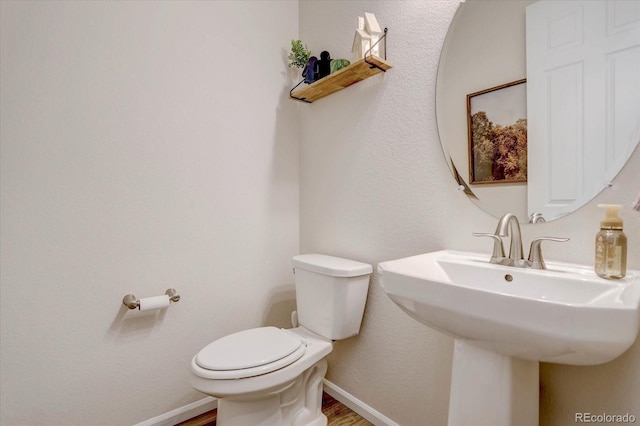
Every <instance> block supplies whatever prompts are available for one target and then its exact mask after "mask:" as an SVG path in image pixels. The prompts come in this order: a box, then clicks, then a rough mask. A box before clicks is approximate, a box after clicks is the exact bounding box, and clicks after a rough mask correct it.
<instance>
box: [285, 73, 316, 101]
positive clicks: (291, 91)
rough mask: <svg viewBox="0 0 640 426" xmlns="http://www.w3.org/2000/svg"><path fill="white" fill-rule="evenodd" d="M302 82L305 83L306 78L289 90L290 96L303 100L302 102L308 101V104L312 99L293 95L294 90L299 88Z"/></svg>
mask: <svg viewBox="0 0 640 426" xmlns="http://www.w3.org/2000/svg"><path fill="white" fill-rule="evenodd" d="M302 83H304V78H303V79H302V80H300V83H298V84H296V85H295V86H294V87H293V89H291V90H289V97H290V98H292V99H295V100H298V101H302V102H306V103H308V104H310V103H311V101H308V100H307V98H299V97H297V96H293V91H294V90H296V89H297V88H298V86H300V85H301V84H302Z"/></svg>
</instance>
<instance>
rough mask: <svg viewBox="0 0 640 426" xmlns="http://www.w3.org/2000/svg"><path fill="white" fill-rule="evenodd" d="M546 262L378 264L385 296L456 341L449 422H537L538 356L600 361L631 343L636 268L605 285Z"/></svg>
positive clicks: (460, 259) (461, 255)
mask: <svg viewBox="0 0 640 426" xmlns="http://www.w3.org/2000/svg"><path fill="white" fill-rule="evenodd" d="M546 264H547V269H546V270H534V269H524V268H514V267H509V266H501V265H496V264H491V263H489V256H488V255H485V254H477V253H467V252H459V251H452V250H442V251H437V252H433V253H426V254H421V255H417V256H412V257H407V258H404V259H398V260H391V261H388V262H382V263H380V264H379V265H378V272H379V273H380V276H381V284H382V288H383V289H384V291H385V292H386V293H387V295H388V296H389V297H390V298H391V300H393V301H394V302H395V303H396V304H397V305H398V306H399V307H400V308H401V309H402V310H403V311H405V312H406V313H407V314H409V315H410V316H412V317H413V318H415V319H416V320H418V321H420V322H421V323H423V324H425V325H428V326H429V327H432V328H434V329H436V330H439V331H441V332H443V333H446V334H449V335H451V336H453V337H454V338H455V339H456V341H455V347H454V358H453V371H452V383H451V397H450V403H449V426H466V425H470V424H473V425H491V426H510V425H522V426H525V425H537V424H538V363H539V361H545V362H553V363H559V364H571V365H594V364H601V363H605V362H609V361H611V360H613V359H615V358H617V357H618V356H620V355H621V354H622V353H623V352H624V351H626V350H627V349H628V348H629V347H630V346H631V345H632V344H633V343H634V341H635V339H636V336H637V334H638V328H639V326H640V309H639V307H640V271H628V272H627V276H626V277H625V278H624V279H621V280H615V281H614V280H605V279H602V278H600V277H598V276H597V275H596V274H595V273H593V271H592V269H591V268H589V267H584V266H580V265H573V264H568V263H555V262H549V261H547V262H546Z"/></svg>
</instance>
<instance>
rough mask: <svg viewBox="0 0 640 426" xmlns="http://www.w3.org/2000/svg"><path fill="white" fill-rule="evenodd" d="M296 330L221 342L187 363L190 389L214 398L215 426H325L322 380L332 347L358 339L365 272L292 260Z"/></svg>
mask: <svg viewBox="0 0 640 426" xmlns="http://www.w3.org/2000/svg"><path fill="white" fill-rule="evenodd" d="M293 266H294V273H295V283H296V303H297V309H298V311H297V315H298V321H299V327H297V328H293V329H287V330H285V329H279V328H276V327H260V328H253V329H250V330H244V331H240V332H238V333H234V334H230V335H228V336H225V337H222V338H220V339H218V340H216V341H214V342H213V343H210V344H209V345H207V346H206V347H205V348H204V349H202V350H201V351H200V352H198V354H197V355H196V356H194V357H193V360H192V361H191V372H192V375H191V385H192V386H193V388H194V389H196V390H198V391H200V392H203V393H205V394H207V395H211V396H214V397H216V398H218V417H217V424H218V426H249V425H251V426H289V425H291V426H302V425H305V426H326V424H327V418H326V417H325V416H324V414H322V411H321V404H322V379H323V378H324V375H325V373H326V372H327V360H326V356H327V355H328V354H329V353H330V352H331V350H332V349H333V340H340V339H346V338H348V337H351V336H355V335H357V334H358V333H359V332H360V323H361V322H362V315H363V312H364V306H365V302H366V299H367V291H368V289H369V275H370V274H371V272H372V267H371V265H369V264H366V263H361V262H356V261H353V260H348V259H342V258H339V257H333V256H326V255H322V254H304V255H299V256H294V258H293Z"/></svg>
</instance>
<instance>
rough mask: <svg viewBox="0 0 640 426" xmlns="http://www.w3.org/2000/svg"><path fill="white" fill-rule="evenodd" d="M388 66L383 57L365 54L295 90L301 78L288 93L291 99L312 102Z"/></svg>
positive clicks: (377, 72) (379, 71)
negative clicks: (363, 57) (355, 60)
mask: <svg viewBox="0 0 640 426" xmlns="http://www.w3.org/2000/svg"><path fill="white" fill-rule="evenodd" d="M390 68H392V67H391V64H389V63H388V62H386V61H385V60H384V59H381V58H378V57H377V56H367V57H366V59H360V60H359V61H357V62H354V63H353V64H351V65H349V66H346V67H344V68H342V69H341V70H339V71H336V72H335V73H333V74H329V75H328V76H326V77H324V78H322V79H320V80H318V81H316V82H314V83H312V84H310V85H308V86H306V87H303V88H302V89H298V90H296V88H297V87H298V86H300V84H301V83H303V81H304V80H303V81H301V82H300V83H298V85H297V86H296V87H294V88H293V89H291V92H290V93H289V94H290V96H291V99H295V100H298V101H301V102H306V103H312V102H315V101H317V100H318V99H322V98H324V97H325V96H328V95H330V94H332V93H335V92H337V91H340V90H342V89H346V88H347V87H349V86H351V85H352V84H355V83H357V82H359V81H362V80H366V79H367V78H369V77H372V76H374V75H376V74H380V73H381V72H385V71H386V70H388V69H390Z"/></svg>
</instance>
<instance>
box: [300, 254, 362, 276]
mask: <svg viewBox="0 0 640 426" xmlns="http://www.w3.org/2000/svg"><path fill="white" fill-rule="evenodd" d="M293 266H294V267H295V268H300V269H305V270H307V271H311V272H317V273H319V274H323V275H329V276H332V277H357V276H360V275H368V274H371V272H373V267H372V266H371V265H369V264H368V263H362V262H357V261H355V260H349V259H343V258H341V257H334V256H328V255H326V254H315V253H312V254H300V255H298V256H293Z"/></svg>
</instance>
